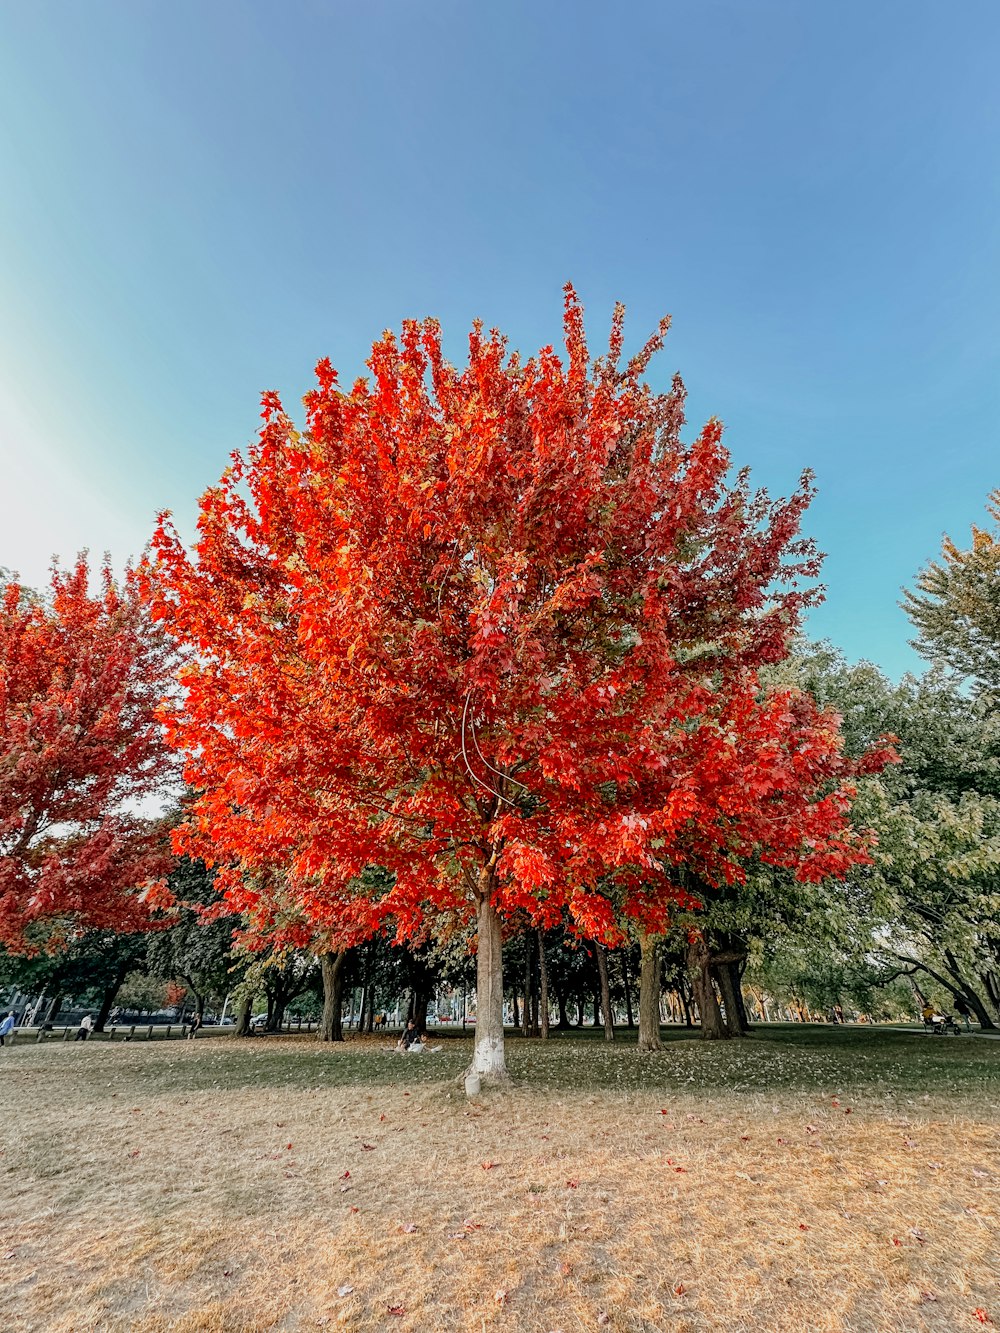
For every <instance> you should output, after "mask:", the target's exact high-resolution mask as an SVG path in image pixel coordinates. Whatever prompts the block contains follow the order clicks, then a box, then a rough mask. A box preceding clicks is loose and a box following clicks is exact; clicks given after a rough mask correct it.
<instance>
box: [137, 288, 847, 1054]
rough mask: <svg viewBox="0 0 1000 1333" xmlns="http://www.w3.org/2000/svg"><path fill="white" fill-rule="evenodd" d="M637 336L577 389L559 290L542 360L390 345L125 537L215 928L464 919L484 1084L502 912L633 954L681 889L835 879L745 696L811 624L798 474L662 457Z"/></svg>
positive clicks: (712, 437) (830, 823)
mask: <svg viewBox="0 0 1000 1333" xmlns="http://www.w3.org/2000/svg"><path fill="white" fill-rule="evenodd" d="M666 327H667V325H666V321H664V323H663V324H662V325H661V327H660V329H659V331H658V332H657V334H656V335H655V336H654V337H652V338H651V339H650V340H649V341H648V342H647V343H646V345H645V347H643V348H642V350H641V351H640V352H639V353H638V354H637V355H635V356H634V357H632V358H631V360H628V361H627V362H625V363H624V364H623V363H622V311H621V309H618V310H616V313H615V317H614V322H613V326H612V330H611V337H610V345H609V348H608V351H607V353H606V354H605V355H603V356H602V357H600V358H599V359H598V360H597V361H596V362H593V363H592V362H591V358H590V355H589V353H588V349H587V344H586V340H585V336H584V327H583V316H582V310H581V307H580V304H579V302H578V300H577V298H576V295H575V293H574V292H573V290H572V289H571V288H567V291H566V302H565V316H564V334H565V349H566V354H565V357H562V356H560V355H558V354H557V353H556V352H555V351H554V350H553V348H552V347H546V348H544V349H543V350H542V351H541V352H539V354H538V355H537V356H536V357H534V358H532V359H530V360H527V361H522V360H520V359H519V358H518V356H517V355H511V354H510V353H509V352H508V348H507V345H506V342H505V340H504V338H503V337H502V336H501V335H500V334H499V333H497V332H495V331H494V332H490V333H486V332H485V331H484V330H483V328H482V327H480V326H479V325H477V326H476V327H475V328H474V329H473V331H472V334H471V337H470V340H469V359H468V364H467V365H466V366H465V367H464V368H462V369H458V368H456V367H454V366H452V365H451V364H449V363H448V361H447V360H446V359H445V357H444V355H443V352H442V342H441V333H440V329H439V327H438V325H437V323H436V322H435V321H433V320H426V321H423V322H408V323H406V324H404V326H403V329H402V333H401V335H400V336H399V337H398V338H397V337H396V336H394V335H393V334H391V333H387V334H385V335H384V336H383V337H382V338H381V339H380V340H379V341H378V342H377V343H376V344H375V346H374V347H373V349H372V352H371V357H370V359H369V361H368V366H369V369H370V372H371V373H370V376H369V377H367V378H364V379H359V380H358V381H357V382H356V383H355V384H354V385H353V386H352V387H351V388H350V389H348V390H344V389H342V388H341V387H340V385H339V383H338V379H337V375H336V373H335V372H334V370H333V369H332V367H331V366H330V365H329V363H328V362H321V363H320V365H319V366H318V367H317V386H316V388H315V389H314V390H313V391H312V392H311V393H310V394H309V395H308V396H307V398H306V409H307V425H306V428H305V430H304V431H301V432H300V431H299V430H298V429H297V428H296V427H295V425H294V424H293V422H292V420H291V419H290V418H289V416H288V415H287V414H286V413H285V411H284V409H283V407H282V405H281V402H280V401H279V399H278V397H277V395H275V394H272V393H268V394H266V395H265V396H264V399H263V412H262V417H263V422H264V424H263V428H262V430H261V432H260V437H259V440H258V441H257V442H256V443H255V445H254V446H253V447H252V448H251V449H250V450H249V451H248V452H247V454H246V455H245V456H241V455H233V459H232V465H231V467H230V468H229V469H228V470H227V472H226V473H225V475H224V476H223V478H222V480H221V481H220V483H219V485H218V486H216V487H214V488H213V489H211V490H209V491H208V492H207V493H206V494H205V496H204V497H203V498H202V501H201V510H200V518H199V532H198V538H197V542H196V544H195V547H194V550H193V553H189V552H188V551H187V550H186V549H185V547H184V546H183V544H182V542H181V541H180V539H179V538H178V536H177V533H176V531H175V530H174V529H173V528H172V526H171V524H170V522H169V519H168V517H167V516H164V518H163V519H162V520H161V522H160V525H159V528H158V530H157V533H156V536H155V539H154V550H155V563H154V565H153V566H152V567H151V570H150V589H151V596H152V598H153V604H154V609H155V614H156V615H157V616H158V617H159V618H160V619H161V620H162V621H163V622H164V623H165V625H166V626H167V627H168V629H169V630H170V632H171V633H172V634H173V635H174V636H175V637H176V639H177V640H178V641H179V642H180V643H181V644H183V645H185V646H186V647H187V648H189V649H190V650H192V652H193V653H194V656H193V658H192V660H191V661H190V663H189V664H188V665H187V666H186V667H185V668H184V671H183V676H182V683H183V697H182V698H181V699H178V700H176V701H175V702H174V703H173V704H171V706H170V707H169V709H168V710H167V714H166V720H167V725H168V729H169V735H170V738H171V741H172V743H173V744H174V745H176V746H178V747H179V748H180V749H182V750H183V751H184V752H185V753H186V755H187V778H188V781H189V782H190V783H191V784H192V786H193V787H194V788H196V789H197V791H198V793H199V795H198V797H197V799H196V801H195V804H194V806H193V809H192V813H191V817H190V818H189V820H188V821H187V823H186V825H185V827H184V828H183V829H182V830H181V832H180V835H179V841H178V845H179V846H180V847H181V848H183V849H184V850H187V851H189V852H191V854H192V855H201V856H209V857H214V858H215V859H217V860H219V861H221V862H223V863H225V865H224V869H223V871H222V874H221V877H220V882H221V883H222V885H223V886H224V887H225V889H226V891H227V893H228V895H229V897H230V901H231V902H232V903H233V905H234V906H235V907H236V908H237V909H238V910H241V911H244V912H250V913H254V912H261V911H262V910H263V911H265V913H266V910H267V900H268V898H269V894H270V890H269V888H268V885H269V883H275V884H276V883H277V882H278V881H280V893H281V894H283V895H287V893H288V892H289V891H290V890H291V891H292V892H293V893H294V896H295V901H296V905H297V908H298V909H301V910H303V911H304V912H305V913H306V914H307V915H308V916H311V917H312V918H313V919H314V920H315V921H316V922H317V923H318V924H321V925H326V926H329V925H330V924H331V923H341V924H342V925H343V926H345V927H346V926H349V927H350V928H351V929H353V930H354V931H364V930H366V929H375V928H377V926H378V924H379V923H380V922H382V921H384V920H385V919H386V918H387V917H388V916H389V915H391V916H392V917H393V918H394V920H395V922H396V923H397V927H398V929H399V930H401V931H402V932H403V933H404V934H405V933H406V931H407V930H410V929H413V930H415V929H417V928H418V927H419V923H420V919H421V914H422V910H423V908H424V906H425V905H426V904H428V903H434V904H435V905H436V907H438V908H441V907H446V908H447V907H453V908H454V909H455V910H457V911H462V910H468V911H474V912H475V915H476V923H477V940H478V1007H477V1028H476V1050H475V1056H474V1060H473V1068H474V1069H475V1070H477V1071H479V1072H481V1073H483V1074H486V1075H495V1076H502V1074H503V1070H504V1057H503V1026H502V973H501V947H502V943H501V942H502V930H501V927H502V921H503V918H504V917H505V916H507V915H509V914H511V913H514V912H516V911H518V910H519V909H523V910H525V911H527V912H528V914H529V915H530V917H531V918H532V919H533V920H535V921H536V922H539V923H542V924H544V923H546V922H552V921H554V920H557V919H563V918H567V919H568V920H569V921H570V922H571V923H573V924H574V925H575V926H576V927H577V928H578V929H579V930H580V931H581V932H582V933H585V934H586V935H588V936H591V937H593V936H598V937H602V936H604V937H607V936H608V934H609V932H610V933H613V932H614V930H615V919H614V916H613V914H612V907H611V902H612V899H613V900H614V901H615V902H616V903H617V904H619V905H620V909H621V910H623V911H624V913H625V915H626V916H627V917H632V918H634V919H635V920H636V921H637V922H638V923H639V924H640V925H641V926H642V927H643V928H644V929H645V930H647V931H654V930H658V929H662V927H663V926H664V924H665V921H666V918H667V916H668V914H669V911H670V908H671V905H672V904H673V903H675V902H677V901H678V900H679V899H680V898H681V897H682V896H683V895H682V891H681V889H680V888H679V887H678V880H679V876H678V875H677V873H676V867H678V866H680V865H684V866H688V867H694V868H695V869H696V870H697V872H698V874H699V875H700V876H702V877H703V878H704V879H706V880H709V881H715V882H719V881H720V880H721V879H724V878H727V877H733V876H739V875H740V874H741V873H742V866H743V865H744V864H745V862H746V859H747V858H748V857H749V856H751V855H757V856H763V857H764V858H765V859H768V860H771V861H773V862H774V863H775V864H778V865H783V866H788V867H791V868H793V869H794V871H795V873H796V874H798V875H799V876H801V877H802V878H804V879H810V878H812V879H818V878H820V877H822V876H826V875H831V874H833V875H835V874H840V873H842V872H843V871H845V870H846V869H847V867H848V866H850V865H851V864H853V863H854V862H855V861H856V860H857V859H859V858H863V857H864V855H865V851H864V845H863V841H862V840H860V839H859V838H857V837H856V835H855V834H854V833H853V832H852V831H851V829H850V826H849V819H848V805H849V799H850V787H849V781H850V778H851V776H852V770H851V768H850V766H849V765H848V764H847V762H846V761H845V760H844V758H843V756H842V753H841V747H840V740H839V736H838V734H837V727H836V722H835V719H833V718H831V717H828V716H824V715H820V714H819V713H817V712H816V710H815V709H812V708H811V707H810V706H809V704H808V702H807V701H806V700H804V699H803V698H801V697H793V696H792V695H789V694H787V693H786V694H782V695H773V696H766V695H765V694H764V693H763V692H762V690H761V688H760V686H759V683H758V680H757V675H756V672H757V669H758V668H759V667H760V666H761V665H763V664H767V663H773V662H775V661H777V660H780V659H781V658H782V657H783V656H784V655H785V654H786V652H787V650H788V645H789V641H790V638H791V636H792V635H793V634H794V633H795V631H796V630H797V628H798V626H799V622H800V618H801V615H802V612H803V609H804V608H805V607H806V606H808V605H809V604H810V602H811V601H813V600H814V599H815V597H816V593H815V591H813V590H811V580H812V579H813V578H814V576H815V574H816V572H817V569H818V557H817V554H816V552H815V550H814V548H813V546H812V545H811V543H809V542H808V541H805V540H803V539H802V538H801V537H800V535H799V527H800V519H801V516H802V513H803V510H804V509H805V507H806V505H807V504H808V502H809V499H810V495H811V485H810V482H809V479H808V478H807V477H804V478H803V480H802V482H801V484H800V486H799V488H798V489H797V490H796V492H795V493H794V494H793V495H792V496H791V498H790V499H787V500H778V501H772V500H770V499H769V498H768V496H767V495H766V494H764V493H763V492H760V491H754V490H752V489H751V487H750V484H749V481H748V478H747V476H746V475H745V474H743V473H741V474H739V475H737V476H736V477H735V478H733V479H730V477H729V472H730V458H729V454H728V452H727V450H726V449H725V448H724V446H723V444H722V438H721V437H722V428H721V425H720V423H719V422H717V421H714V420H713V421H710V422H709V423H708V425H707V426H705V427H704V429H703V430H702V431H701V432H700V434H698V436H697V438H696V439H694V440H693V441H692V442H690V443H686V442H684V441H683V440H682V438H681V430H682V426H683V424H684V413H683V408H684V389H683V386H682V384H681V382H680V380H679V379H674V381H673V383H672V385H671V387H670V388H669V390H668V391H666V392H662V393H657V392H655V391H654V390H653V389H652V388H651V387H650V386H649V385H648V384H647V383H646V382H645V380H644V375H645V372H646V370H647V367H648V364H649V362H650V359H651V357H652V356H653V354H654V353H655V352H656V351H657V350H658V349H659V348H660V346H661V344H662V341H663V337H664V334H665V333H666ZM370 864H378V865H381V866H383V867H385V869H386V870H388V871H389V872H391V880H390V885H391V887H389V888H388V889H387V890H386V891H383V892H381V893H372V892H371V891H370V889H369V890H366V889H364V888H362V887H360V886H361V885H362V880H361V879H360V876H361V872H362V871H363V870H364V868H365V866H367V865H370ZM609 885H612V886H613V887H614V893H613V894H612V893H609V892H608V888H609Z"/></svg>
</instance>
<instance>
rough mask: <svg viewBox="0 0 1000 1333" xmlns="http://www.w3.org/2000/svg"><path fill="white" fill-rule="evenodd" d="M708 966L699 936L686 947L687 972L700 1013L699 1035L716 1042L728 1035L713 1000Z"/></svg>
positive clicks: (708, 961)
mask: <svg viewBox="0 0 1000 1333" xmlns="http://www.w3.org/2000/svg"><path fill="white" fill-rule="evenodd" d="M710 964H711V959H710V955H709V952H708V945H707V944H706V942H705V939H704V937H703V936H700V935H699V936H698V937H697V938H696V939H693V940H692V941H691V942H690V944H689V945H688V971H689V973H690V976H691V984H692V986H693V987H694V994H695V999H696V1000H697V1001H698V1009H699V1012H700V1013H701V1035H702V1037H703V1038H704V1039H705V1040H706V1041H718V1040H719V1039H720V1038H724V1037H728V1036H729V1033H728V1032H727V1031H726V1029H725V1026H724V1025H723V1022H722V1012H721V1010H720V1009H719V1002H718V1000H717V999H716V998H715V987H714V986H713V985H712V974H711V970H710Z"/></svg>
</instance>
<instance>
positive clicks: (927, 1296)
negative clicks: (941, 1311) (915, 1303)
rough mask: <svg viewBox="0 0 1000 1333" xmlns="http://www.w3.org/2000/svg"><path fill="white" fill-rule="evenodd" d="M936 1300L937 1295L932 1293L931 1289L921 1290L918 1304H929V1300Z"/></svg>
mask: <svg viewBox="0 0 1000 1333" xmlns="http://www.w3.org/2000/svg"><path fill="white" fill-rule="evenodd" d="M936 1300H937V1297H936V1296H935V1295H934V1293H933V1291H922V1292H921V1293H920V1304H921V1305H929V1304H930V1303H931V1301H936Z"/></svg>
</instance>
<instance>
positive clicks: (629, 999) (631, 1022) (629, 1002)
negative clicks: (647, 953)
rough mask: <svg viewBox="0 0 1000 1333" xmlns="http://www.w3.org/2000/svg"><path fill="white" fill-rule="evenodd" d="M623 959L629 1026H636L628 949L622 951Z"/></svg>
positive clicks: (623, 978) (623, 977)
mask: <svg viewBox="0 0 1000 1333" xmlns="http://www.w3.org/2000/svg"><path fill="white" fill-rule="evenodd" d="M621 960H622V984H623V985H624V987H625V1014H626V1017H627V1019H628V1026H629V1028H630V1029H631V1028H634V1027H635V1015H634V1014H633V1013H632V987H631V986H630V985H629V979H628V950H627V949H623V950H622V953H621Z"/></svg>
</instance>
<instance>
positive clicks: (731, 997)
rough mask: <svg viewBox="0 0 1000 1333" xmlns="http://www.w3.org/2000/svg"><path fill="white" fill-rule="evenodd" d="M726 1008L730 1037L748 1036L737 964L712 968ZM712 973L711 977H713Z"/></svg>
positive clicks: (724, 964)
mask: <svg viewBox="0 0 1000 1333" xmlns="http://www.w3.org/2000/svg"><path fill="white" fill-rule="evenodd" d="M711 972H714V973H715V976H716V978H717V979H718V982H719V990H720V991H721V992H722V999H723V1002H724V1004H725V1006H726V1031H727V1033H728V1035H729V1036H730V1037H745V1036H746V1035H747V1023H746V1010H745V1009H744V1008H743V1003H742V999H741V997H740V994H739V987H740V978H739V972H738V970H737V964H736V963H719V964H718V966H717V967H715V968H712V969H711ZM711 972H710V974H709V975H711Z"/></svg>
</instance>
